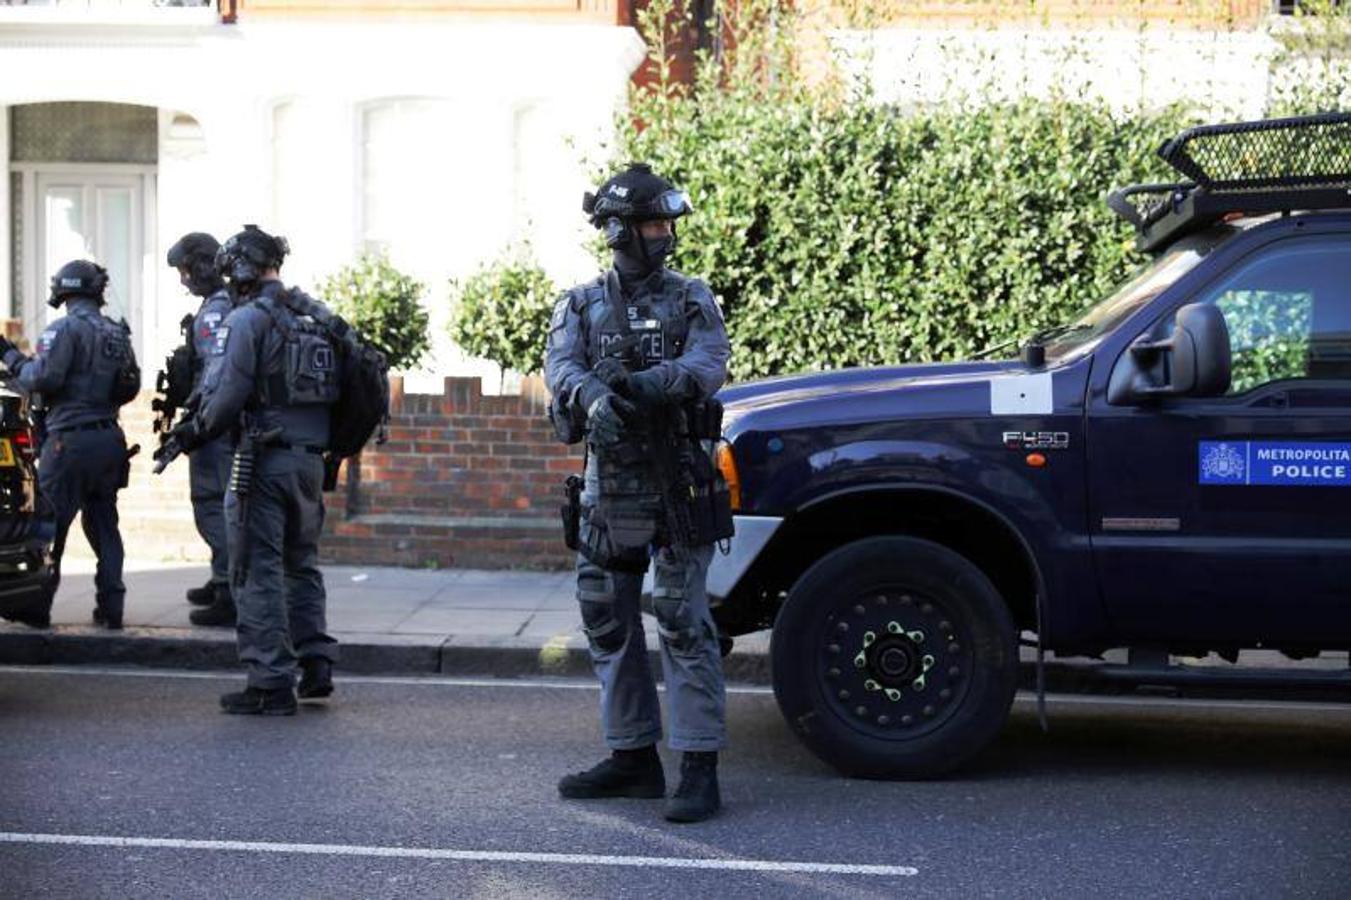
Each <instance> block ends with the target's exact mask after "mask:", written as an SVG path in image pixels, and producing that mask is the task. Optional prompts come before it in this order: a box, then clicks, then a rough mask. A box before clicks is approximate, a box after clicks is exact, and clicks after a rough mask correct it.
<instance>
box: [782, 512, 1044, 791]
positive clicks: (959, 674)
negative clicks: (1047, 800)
mask: <svg viewBox="0 0 1351 900" xmlns="http://www.w3.org/2000/svg"><path fill="white" fill-rule="evenodd" d="M770 658H771V662H772V665H773V676H774V696H775V698H776V699H777V700H778V703H779V709H780V710H781V711H782V712H783V715H784V718H785V719H787V720H788V725H789V727H790V728H792V729H793V731H794V732H795V733H796V734H797V735H798V737H799V738H800V739H801V740H802V742H803V743H804V744H806V745H807V747H808V748H810V749H811V750H812V752H813V753H815V754H816V755H817V756H819V757H820V758H821V759H823V760H825V761H826V762H828V763H830V764H831V765H832V766H834V767H835V768H837V769H839V770H840V771H841V772H842V773H844V774H846V775H851V776H857V777H862V778H922V777H927V776H932V775H938V774H941V773H943V772H946V771H949V770H952V769H955V768H957V767H958V766H960V765H962V764H963V763H965V762H966V761H968V760H969V759H971V757H973V756H975V755H976V754H977V753H978V752H980V750H981V749H982V748H984V747H985V746H986V745H987V744H988V743H989V742H990V741H991V740H993V739H994V737H995V735H996V734H998V732H999V730H1000V728H1002V727H1003V725H1004V721H1005V720H1006V719H1007V718H1008V713H1009V707H1010V706H1011V705H1012V703H1013V694H1014V691H1015V689H1016V688H1017V682H1018V643H1017V632H1016V631H1015V629H1014V625H1013V618H1012V616H1011V615H1010V614H1009V610H1008V607H1007V605H1006V604H1005V603H1004V600H1003V598H1002V597H1000V595H999V592H998V591H997V590H996V589H995V587H994V585H993V584H991V583H990V580H989V579H988V578H986V577H985V574H984V573H983V572H981V570H980V569H978V568H976V566H975V565H973V564H972V563H971V562H969V561H968V560H967V559H966V558H965V557H963V556H961V555H959V554H957V553H955V552H953V551H952V550H949V549H948V548H946V547H943V546H941V545H939V544H935V543H932V542H930V541H925V540H920V539H918V538H910V537H876V538H868V539H866V540H862V541H857V542H855V543H852V544H847V545H845V546H844V547H841V548H839V549H837V550H835V551H833V552H831V553H830V554H829V555H828V556H825V557H824V558H822V559H821V560H820V561H819V562H817V563H816V564H815V565H813V566H812V567H811V568H810V569H808V570H807V572H806V573H805V574H803V576H802V577H801V578H800V579H798V581H797V583H796V584H795V585H793V588H792V590H791V591H789V593H788V598H787V600H786V601H785V602H784V604H783V608H782V609H780V611H779V615H778V619H777V620H776V622H775V624H774V632H773V643H772V646H771V650H770Z"/></svg>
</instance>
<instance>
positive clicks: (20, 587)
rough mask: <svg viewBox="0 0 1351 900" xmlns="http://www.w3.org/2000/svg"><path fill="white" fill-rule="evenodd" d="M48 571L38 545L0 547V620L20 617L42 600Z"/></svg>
mask: <svg viewBox="0 0 1351 900" xmlns="http://www.w3.org/2000/svg"><path fill="white" fill-rule="evenodd" d="M50 576H51V569H50V566H49V563H48V559H47V555H46V551H45V547H44V546H42V545H40V544H34V543H28V544H7V545H3V546H0V617H9V616H13V615H22V614H24V613H26V612H28V611H29V610H31V609H32V608H33V607H34V606H36V605H41V604H42V603H43V602H44V601H45V599H46V593H47V590H48V579H49V578H50Z"/></svg>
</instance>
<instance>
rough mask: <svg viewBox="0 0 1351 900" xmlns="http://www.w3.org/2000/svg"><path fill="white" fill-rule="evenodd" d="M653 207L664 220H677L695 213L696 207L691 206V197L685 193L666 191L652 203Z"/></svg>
mask: <svg viewBox="0 0 1351 900" xmlns="http://www.w3.org/2000/svg"><path fill="white" fill-rule="evenodd" d="M652 206H653V207H655V208H656V209H657V210H658V211H659V212H660V213H661V217H662V218H664V219H675V218H678V217H680V216H683V215H687V214H689V213H692V212H694V207H693V206H691V205H690V195H689V194H687V193H685V192H684V191H664V192H662V193H661V194H658V195H657V197H656V199H655V200H653V201H652Z"/></svg>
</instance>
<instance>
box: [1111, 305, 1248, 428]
mask: <svg viewBox="0 0 1351 900" xmlns="http://www.w3.org/2000/svg"><path fill="white" fill-rule="evenodd" d="M1230 362H1231V360H1230V350H1229V326H1228V325H1226V324H1225V322H1224V314H1223V313H1222V312H1220V311H1219V309H1217V308H1216V307H1215V306H1213V305H1211V304H1208V303H1192V304H1189V305H1187V306H1184V307H1182V308H1181V309H1179V310H1178V311H1177V316H1176V318H1175V319H1174V325H1173V333H1172V334H1171V335H1170V336H1169V337H1168V338H1166V339H1165V340H1161V341H1155V340H1150V339H1149V337H1148V336H1147V335H1146V336H1141V337H1140V339H1139V340H1137V341H1136V342H1135V343H1133V344H1131V346H1130V348H1129V349H1128V350H1127V352H1126V353H1125V354H1124V355H1123V356H1122V357H1121V359H1120V360H1119V361H1118V362H1117V366H1116V369H1115V370H1113V372H1112V378H1111V381H1110V383H1109V384H1108V386H1107V402H1108V403H1111V404H1114V405H1129V404H1135V403H1142V402H1146V401H1149V400H1152V399H1156V398H1161V397H1218V396H1220V395H1221V394H1223V393H1224V392H1225V391H1227V390H1229V377H1230V369H1231V365H1230Z"/></svg>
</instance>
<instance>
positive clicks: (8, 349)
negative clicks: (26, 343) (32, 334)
mask: <svg viewBox="0 0 1351 900" xmlns="http://www.w3.org/2000/svg"><path fill="white" fill-rule="evenodd" d="M0 362H3V363H4V364H5V368H7V369H9V370H10V371H11V372H16V373H17V372H18V371H19V369H21V368H22V367H23V364H24V363H26V362H28V357H27V356H25V355H24V353H23V351H21V350H20V349H19V348H18V347H16V346H14V345H13V344H12V343H10V341H9V338H6V337H4V336H3V335H0Z"/></svg>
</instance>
